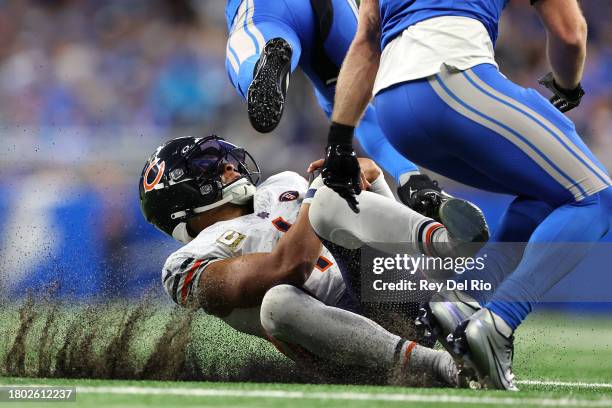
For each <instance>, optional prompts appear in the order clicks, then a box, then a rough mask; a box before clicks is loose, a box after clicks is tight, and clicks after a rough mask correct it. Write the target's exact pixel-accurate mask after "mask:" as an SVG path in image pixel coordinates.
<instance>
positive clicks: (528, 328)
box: [0, 313, 612, 408]
mask: <svg viewBox="0 0 612 408" xmlns="http://www.w3.org/2000/svg"><path fill="white" fill-rule="evenodd" d="M0 314H1V313H0ZM4 317H5V318H6V317H7V316H6V315H4ZM157 318H158V319H161V318H160V317H159V316H158V317H157ZM154 320H155V319H154ZM5 321H6V320H5ZM39 325H42V324H40V323H39ZM153 326H155V327H157V330H160V328H161V327H163V319H162V320H160V321H159V322H157V323H156V324H153V323H149V326H148V329H147V330H148V331H149V333H150V332H151V331H153V329H152V327H153ZM192 328H193V331H194V332H195V334H194V337H193V338H192V339H191V343H192V344H191V345H190V346H189V347H190V348H191V349H192V351H191V352H190V353H192V354H193V355H199V358H200V359H202V360H207V361H205V362H203V363H200V364H199V366H198V367H199V369H200V370H202V372H203V373H204V374H203V377H202V378H204V379H206V378H215V379H223V378H230V379H236V378H242V379H245V378H248V376H249V374H248V373H246V374H245V373H244V372H242V374H240V375H242V377H240V375H236V373H237V372H240V366H241V365H243V364H248V365H253V364H254V361H255V366H256V361H257V359H261V361H262V364H264V365H265V364H268V365H269V363H270V361H271V360H272V361H275V362H276V363H278V364H277V365H276V366H274V368H273V369H271V370H270V372H269V373H268V374H269V376H268V377H265V379H266V381H270V380H273V379H274V376H275V375H278V376H279V377H282V373H283V371H284V370H291V369H292V366H291V364H290V363H288V362H287V361H286V360H284V359H283V358H282V357H279V356H278V355H277V354H276V352H275V351H274V349H272V348H270V347H269V346H268V345H267V344H266V343H265V342H261V341H259V340H257V339H253V338H250V337H248V336H243V335H240V334H237V333H235V332H232V331H230V330H229V329H227V328H226V327H225V326H223V324H222V323H220V322H218V321H217V320H216V319H212V318H209V317H201V316H200V317H199V318H198V319H196V321H194V322H193V324H192ZM38 330H40V329H38ZM10 333H11V330H9V329H7V328H6V326H5V327H4V328H3V329H0V339H4V341H6V339H9V338H10ZM34 337H35V336H34ZM516 337H517V339H516V357H515V373H516V375H517V377H518V379H519V381H520V382H519V388H520V389H521V390H520V391H519V392H517V393H509V392H501V391H472V390H455V389H443V388H401V387H389V386H385V387H377V386H348V385H308V384H286V383H275V382H272V383H267V384H262V383H246V382H206V381H200V382H194V381H134V380H130V381H108V380H63V379H57V378H55V379H40V378H14V377H2V378H0V385H8V384H22V385H25V384H29V385H32V384H45V385H70V386H76V387H77V395H78V396H77V402H76V403H52V404H51V406H52V407H57V408H59V407H63V406H65V407H96V408H106V407H141V406H142V407H145V406H146V407H189V406H194V407H195V406H198V407H213V406H214V407H231V406H249V407H258V406H261V407H272V406H274V407H285V406H286V407H306V406H315V407H319V406H320V407H346V406H350V407H375V406H398V407H399V406H402V407H449V406H450V407H471V406H520V407H536V406H539V407H541V406H581V407H612V319H609V318H597V319H596V318H588V319H577V318H575V317H565V316H560V315H551V314H536V315H534V316H533V318H531V319H530V320H528V321H527V322H526V323H525V325H524V326H523V327H522V328H521V330H520V331H519V332H518V333H517V336H516ZM141 340H142V341H140V342H139V341H136V344H140V346H139V347H136V349H142V348H146V347H145V346H144V345H143V344H145V343H146V341H144V340H146V339H141ZM149 343H151V341H149ZM28 347H32V346H31V345H29V346H28ZM4 353H6V351H5V352H4ZM140 353H142V350H141V351H140ZM31 354H33V353H28V358H29V359H32V360H35V358H34V357H33V356H32V355H31ZM132 356H135V357H134V358H136V357H137V356H138V353H135V354H132ZM2 357H3V359H5V358H6V355H4V356H2ZM254 357H255V359H254ZM213 372H214V373H215V374H217V375H216V376H212V375H211V374H212V373H213ZM26 374H27V375H31V374H32V372H29V371H27V370H26ZM255 377H256V378H259V377H258V376H257V375H255ZM283 381H284V380H283ZM0 405H6V406H11V407H17V406H25V407H32V406H40V404H37V403H23V404H18V403H10V404H2V403H0Z"/></svg>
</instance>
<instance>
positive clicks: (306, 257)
mask: <svg viewBox="0 0 612 408" xmlns="http://www.w3.org/2000/svg"><path fill="white" fill-rule="evenodd" d="M308 207H310V206H309V205H303V206H302V208H301V211H300V214H299V215H298V218H297V220H296V222H295V224H294V225H293V226H292V227H291V229H289V231H287V233H286V234H285V235H284V236H283V237H282V238H281V239H280V240H279V242H278V244H277V245H276V247H275V248H274V250H273V251H272V252H271V253H257V254H248V255H244V256H240V257H236V258H231V259H225V260H222V261H217V262H214V263H212V264H210V265H209V266H208V267H207V268H206V270H205V271H204V272H203V273H202V274H201V275H200V280H199V282H197V285H198V290H196V291H195V293H196V294H197V297H196V299H194V301H195V302H196V306H197V307H201V308H203V309H204V310H205V311H206V312H208V313H210V314H213V315H216V316H220V317H223V316H227V315H228V314H230V313H231V312H232V310H233V309H236V308H247V307H254V306H257V305H259V304H260V303H261V300H262V299H263V296H264V294H265V293H266V292H267V291H268V290H269V289H270V288H272V287H273V286H275V285H278V284H280V283H288V284H292V285H296V286H300V285H302V284H304V282H305V281H306V280H307V279H308V277H309V276H310V274H311V273H312V270H313V268H314V267H315V263H316V260H317V258H318V257H319V255H320V253H321V241H320V240H319V238H318V237H317V236H316V235H315V233H314V231H313V230H312V228H311V226H310V222H309V220H308Z"/></svg>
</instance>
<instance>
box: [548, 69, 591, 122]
mask: <svg viewBox="0 0 612 408" xmlns="http://www.w3.org/2000/svg"><path fill="white" fill-rule="evenodd" d="M538 83H539V84H540V85H543V86H545V87H546V88H548V89H549V90H551V91H552V93H553V94H554V95H553V96H552V98H550V103H552V104H553V105H554V106H555V108H557V109H559V110H560V111H561V112H563V113H565V112H567V111H570V110H572V109H574V108H575V107H576V106H578V105H580V101H581V100H582V97H583V96H584V89H582V85H580V84H578V86H577V87H576V88H575V89H563V88H561V87H560V86H559V85H557V83H556V82H555V77H554V76H553V73H552V72H549V73H548V74H546V75H544V76H543V77H542V78H540V79H539V80H538Z"/></svg>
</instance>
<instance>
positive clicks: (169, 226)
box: [139, 135, 261, 242]
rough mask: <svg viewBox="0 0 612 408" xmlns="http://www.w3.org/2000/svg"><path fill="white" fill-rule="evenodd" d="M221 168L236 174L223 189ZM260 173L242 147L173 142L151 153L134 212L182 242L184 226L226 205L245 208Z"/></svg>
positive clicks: (215, 140)
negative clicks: (229, 167)
mask: <svg viewBox="0 0 612 408" xmlns="http://www.w3.org/2000/svg"><path fill="white" fill-rule="evenodd" d="M227 164H231V165H232V166H233V167H234V169H235V170H236V171H237V172H238V173H240V174H241V177H239V178H238V179H236V180H233V181H232V182H230V183H228V184H223V180H222V175H223V172H224V168H225V166H226V165H227ZM260 175H261V172H260V170H259V166H257V163H256V162H255V160H254V159H253V157H252V156H251V155H250V154H249V153H248V152H247V151H246V150H245V149H243V148H241V147H238V146H236V145H233V144H231V143H229V142H227V141H225V140H224V139H223V138H220V137H218V136H214V135H213V136H208V137H205V138H196V137H190V136H189V137H179V138H176V139H172V140H170V141H169V142H167V143H165V144H164V145H162V146H160V147H158V148H157V150H156V151H155V153H153V154H152V155H151V156H150V157H149V159H148V160H147V163H146V164H145V166H144V168H143V169H142V173H141V176H140V184H139V192H140V209H141V210H142V213H143V215H144V217H145V218H146V219H147V221H148V222H150V223H151V224H153V225H155V226H156V227H157V228H158V229H160V230H161V231H163V232H165V233H166V234H168V235H170V236H172V237H173V238H175V239H178V240H179V241H183V242H185V241H188V240H189V239H190V237H188V236H187V233H186V223H185V222H186V221H187V220H188V219H189V218H191V217H193V216H195V215H197V214H201V213H203V212H204V211H208V210H210V209H212V208H216V207H219V206H221V205H223V204H226V203H233V204H246V203H247V202H248V201H249V200H251V199H252V197H253V195H254V194H255V190H256V187H255V186H256V185H257V183H258V182H259V177H260Z"/></svg>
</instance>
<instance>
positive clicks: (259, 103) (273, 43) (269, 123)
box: [247, 38, 293, 133]
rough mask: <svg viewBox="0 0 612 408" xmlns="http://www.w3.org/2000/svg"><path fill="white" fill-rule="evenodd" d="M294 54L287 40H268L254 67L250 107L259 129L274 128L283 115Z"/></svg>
mask: <svg viewBox="0 0 612 408" xmlns="http://www.w3.org/2000/svg"><path fill="white" fill-rule="evenodd" d="M292 55H293V50H292V49H291V45H289V43H288V42H287V41H285V40H284V39H282V38H273V39H271V40H270V41H268V42H267V43H266V45H265V47H264V49H263V52H262V53H261V57H259V61H258V62H257V65H256V66H255V72H254V74H253V82H251V85H250V86H249V91H248V94H247V106H248V112H249V120H250V122H251V125H252V126H253V128H254V129H255V130H257V131H258V132H261V133H269V132H271V131H273V130H274V129H276V127H277V126H278V124H279V122H280V120H281V117H282V116H283V109H284V107H285V96H286V94H287V87H288V86H289V74H290V72H291V56H292Z"/></svg>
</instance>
